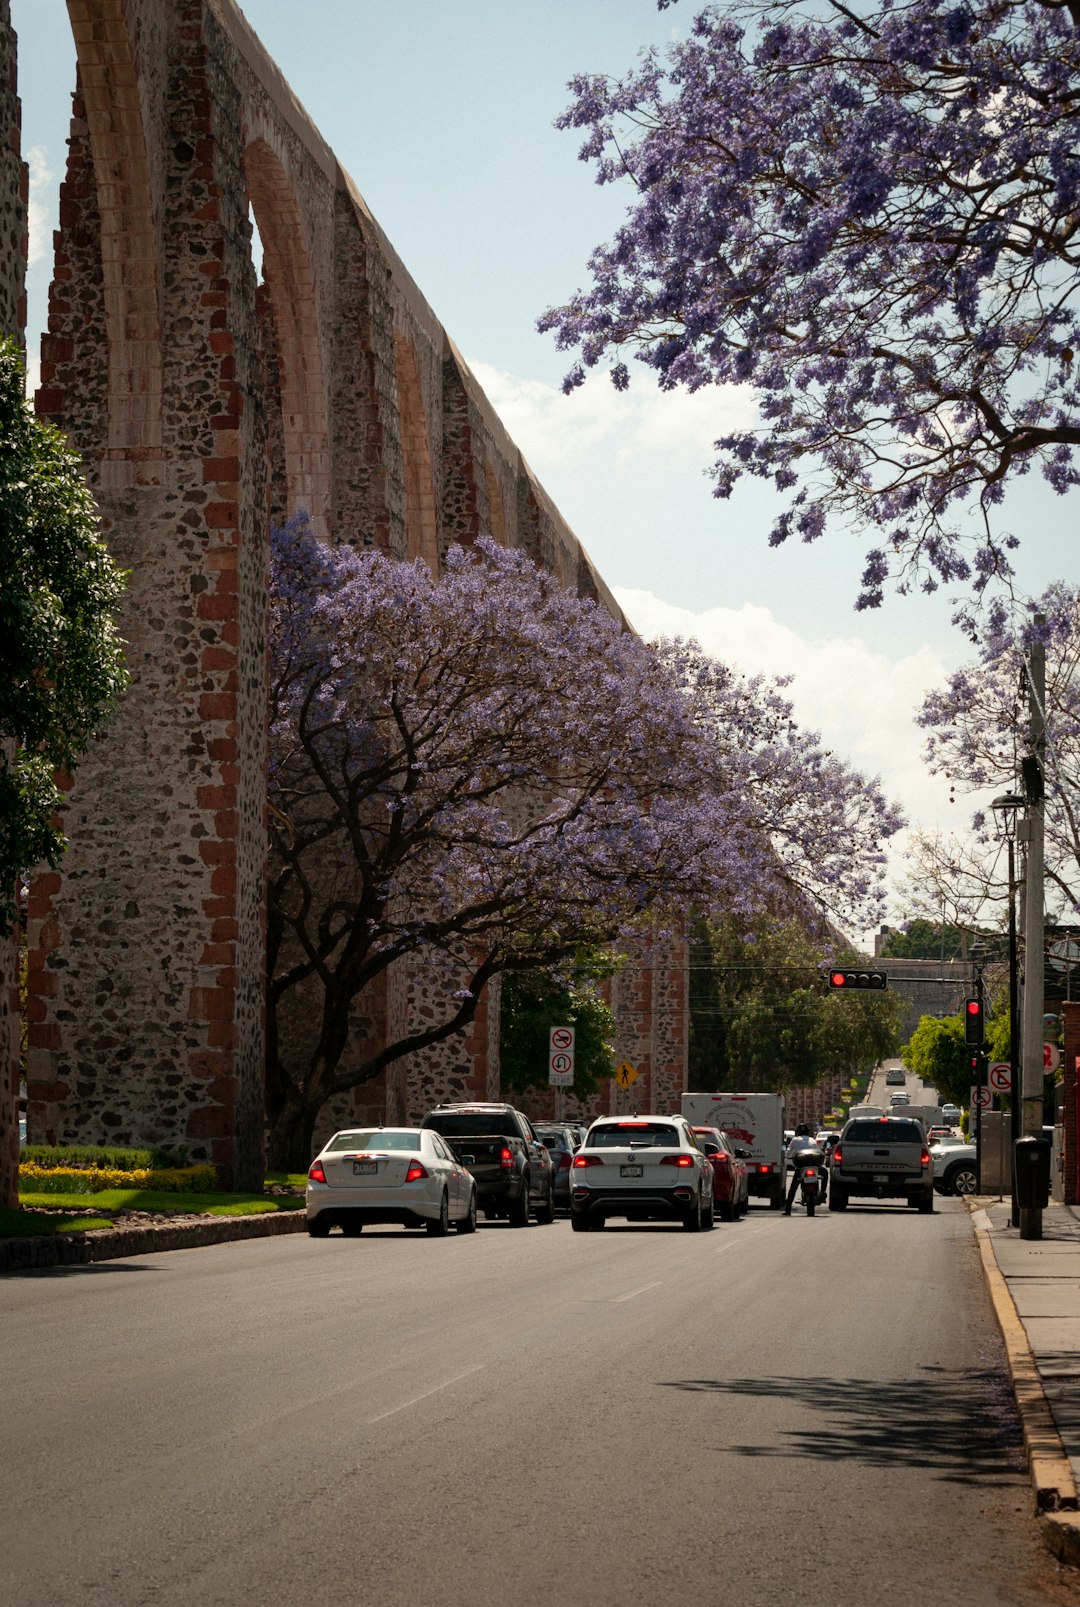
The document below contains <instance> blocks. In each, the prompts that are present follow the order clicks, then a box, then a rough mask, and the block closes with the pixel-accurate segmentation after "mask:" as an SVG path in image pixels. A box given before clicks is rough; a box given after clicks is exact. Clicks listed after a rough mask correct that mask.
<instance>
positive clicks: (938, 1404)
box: [660, 1366, 1024, 1487]
mask: <svg viewBox="0 0 1080 1607" xmlns="http://www.w3.org/2000/svg"><path fill="white" fill-rule="evenodd" d="M922 1371H923V1372H924V1373H926V1374H930V1375H932V1376H930V1377H922V1378H912V1379H896V1380H893V1381H890V1382H883V1381H882V1380H881V1379H877V1378H795V1377H774V1378H724V1379H719V1378H686V1379H679V1380H665V1381H662V1382H661V1385H660V1387H661V1388H663V1389H682V1390H690V1391H693V1392H695V1393H698V1394H701V1395H712V1396H714V1397H720V1396H724V1395H742V1396H754V1397H756V1398H759V1399H761V1398H768V1399H772V1400H777V1401H785V1402H788V1403H790V1405H791V1407H792V1408H793V1413H792V1415H794V1416H802V1415H803V1414H804V1413H805V1412H806V1411H808V1410H809V1411H810V1412H813V1413H817V1414H818V1415H819V1417H820V1422H818V1423H816V1424H814V1425H813V1426H811V1427H809V1428H793V1429H784V1430H781V1431H780V1432H779V1433H778V1434H777V1436H776V1438H775V1439H774V1440H773V1441H772V1442H769V1443H763V1444H760V1445H729V1446H728V1447H727V1449H728V1450H729V1451H730V1452H731V1453H732V1454H734V1455H736V1456H753V1457H806V1458H808V1459H810V1460H812V1461H816V1462H832V1461H836V1460H839V1459H841V1458H842V1459H843V1460H845V1461H851V1460H854V1461H856V1462H862V1463H864V1464H866V1465H867V1466H868V1467H889V1466H893V1465H895V1464H897V1463H900V1464H903V1465H904V1466H905V1467H914V1468H923V1469H925V1471H926V1472H927V1473H930V1474H933V1475H935V1476H936V1477H937V1478H939V1479H941V1480H944V1481H945V1482H946V1483H950V1484H973V1485H978V1486H980V1487H992V1486H994V1485H1006V1484H1011V1483H1012V1482H1013V1481H1014V1479H1015V1477H1016V1474H1017V1473H1018V1472H1022V1471H1023V1468H1024V1457H1023V1447H1022V1441H1021V1436H1020V1431H1019V1425H1018V1423H1017V1420H1016V1414H1015V1409H1014V1406H1013V1401H1012V1396H1011V1393H1010V1391H1009V1387H1008V1384H1007V1382H1006V1380H1005V1377H1004V1375H1003V1374H1002V1373H1001V1372H1000V1371H998V1370H997V1369H996V1368H994V1367H993V1366H984V1367H978V1368H974V1367H973V1368H964V1369H962V1370H955V1371H954V1370H950V1369H946V1368H936V1367H926V1368H924V1369H922ZM717 1404H718V1405H719V1404H720V1403H719V1401H718V1403H717ZM703 1417H704V1418H705V1420H706V1422H707V1419H708V1412H707V1410H706V1411H705V1412H704V1413H703ZM718 1421H719V1417H718Z"/></svg>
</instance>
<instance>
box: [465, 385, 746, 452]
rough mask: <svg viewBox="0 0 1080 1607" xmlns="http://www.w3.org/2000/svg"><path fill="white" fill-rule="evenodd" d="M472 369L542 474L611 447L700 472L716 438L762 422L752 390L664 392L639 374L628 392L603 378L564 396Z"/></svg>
mask: <svg viewBox="0 0 1080 1607" xmlns="http://www.w3.org/2000/svg"><path fill="white" fill-rule="evenodd" d="M470 367H471V368H472V371H473V373H474V374H475V375H476V377H477V379H478V380H479V381H480V384H481V385H482V386H483V388H484V391H485V392H486V394H487V397H488V399H489V401H490V402H491V404H492V406H493V407H494V409H495V411H496V412H497V413H498V414H499V417H500V418H501V419H502V421H503V423H504V424H505V425H506V428H507V429H508V430H509V432H510V434H511V436H512V437H513V439H514V440H515V441H516V442H517V444H518V446H519V447H520V448H521V450H522V452H524V454H525V456H526V458H527V459H528V460H529V462H530V463H531V464H532V465H533V467H534V468H536V469H537V470H538V471H539V470H540V469H542V468H545V467H551V466H555V465H558V466H560V467H563V468H567V467H571V466H576V465H578V464H580V463H583V462H584V461H585V460H587V459H588V458H590V457H591V456H593V455H595V453H596V451H597V449H598V448H600V447H604V448H608V449H610V450H612V451H613V452H614V454H615V461H616V462H619V463H623V464H626V463H630V462H632V461H635V460H637V459H638V458H639V457H640V456H641V454H642V453H649V454H650V455H656V454H660V455H662V456H663V458H664V459H665V460H666V462H667V464H668V465H669V466H670V464H671V463H672V462H673V461H678V462H680V463H682V464H685V466H686V467H688V468H691V469H692V470H693V471H695V472H696V473H700V471H701V469H702V467H703V466H704V465H705V464H707V463H711V461H712V459H713V457H714V455H715V454H714V453H713V450H712V444H713V442H714V441H715V440H716V438H717V436H718V435H723V434H724V433H726V432H727V431H728V430H732V429H744V428H747V427H748V426H749V425H750V424H752V423H753V422H754V420H755V417H756V409H755V407H754V403H753V400H752V396H751V393H750V391H749V388H745V389H744V388H742V387H736V386H724V387H716V386H713V387H706V388H705V389H703V390H700V391H695V392H694V393H693V394H691V393H690V392H688V391H684V390H677V391H661V390H659V389H658V388H657V386H656V384H655V382H654V381H653V380H652V379H651V378H650V376H649V375H647V374H646V375H642V376H641V377H640V378H637V377H635V379H634V380H633V381H632V383H631V385H630V388H629V390H626V391H617V390H616V389H615V388H614V386H613V385H611V384H609V383H608V381H607V380H606V379H605V378H604V376H603V375H596V376H594V377H593V378H592V379H591V380H590V382H589V383H588V384H586V385H583V386H581V387H580V388H579V389H578V390H576V391H573V392H572V393H571V394H570V395H569V396H564V395H563V393H562V391H561V390H559V389H558V387H557V386H554V385H549V384H547V383H545V382H544V381H543V380H535V379H518V378H517V377H516V376H515V375H513V374H507V373H504V372H503V371H502V370H500V369H497V368H493V367H492V366H491V364H489V363H483V362H471V363H470Z"/></svg>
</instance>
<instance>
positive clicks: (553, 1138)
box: [533, 1123, 580, 1211]
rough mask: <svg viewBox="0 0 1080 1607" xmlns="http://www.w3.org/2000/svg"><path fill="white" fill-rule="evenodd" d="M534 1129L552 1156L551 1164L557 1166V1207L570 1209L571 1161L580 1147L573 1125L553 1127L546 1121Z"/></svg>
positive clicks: (555, 1176)
mask: <svg viewBox="0 0 1080 1607" xmlns="http://www.w3.org/2000/svg"><path fill="white" fill-rule="evenodd" d="M533 1131H534V1132H535V1134H536V1136H537V1138H538V1139H539V1140H540V1142H541V1144H543V1146H544V1148H545V1149H546V1150H547V1152H548V1154H549V1155H550V1156H551V1164H552V1166H553V1167H554V1168H555V1171H554V1177H553V1187H554V1190H555V1209H556V1210H557V1211H569V1209H570V1162H571V1161H572V1160H573V1158H574V1151H575V1150H576V1149H578V1148H579V1147H580V1146H579V1144H578V1143H577V1141H576V1140H575V1138H574V1130H573V1128H572V1127H553V1126H550V1125H548V1124H546V1123H545V1124H544V1125H543V1126H540V1127H534V1128H533Z"/></svg>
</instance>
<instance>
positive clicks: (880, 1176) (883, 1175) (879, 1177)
mask: <svg viewBox="0 0 1080 1607" xmlns="http://www.w3.org/2000/svg"><path fill="white" fill-rule="evenodd" d="M888 1181H889V1174H888V1173H887V1172H875V1173H874V1182H875V1183H887V1182H888Z"/></svg>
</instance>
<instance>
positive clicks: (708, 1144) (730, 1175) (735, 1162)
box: [694, 1127, 750, 1222]
mask: <svg viewBox="0 0 1080 1607" xmlns="http://www.w3.org/2000/svg"><path fill="white" fill-rule="evenodd" d="M694 1134H695V1136H696V1137H697V1140H698V1143H699V1144H700V1145H701V1147H702V1149H703V1150H704V1151H705V1153H706V1155H707V1156H708V1157H709V1160H710V1161H711V1162H712V1169H713V1200H714V1202H715V1206H716V1214H717V1216H718V1217H719V1218H720V1220H721V1222H734V1221H735V1218H736V1217H739V1216H743V1215H744V1214H745V1212H746V1211H747V1210H748V1209H749V1207H750V1191H749V1185H748V1184H747V1181H746V1162H745V1161H743V1160H740V1158H739V1156H738V1155H736V1153H735V1149H734V1146H733V1144H732V1142H731V1140H730V1138H729V1137H728V1136H727V1134H726V1133H722V1132H721V1131H720V1129H719V1127H695V1128H694Z"/></svg>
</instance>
